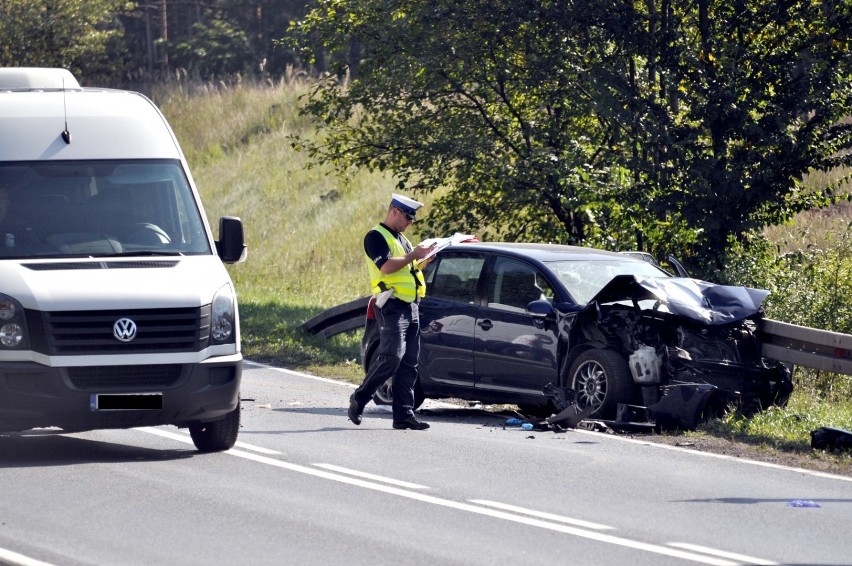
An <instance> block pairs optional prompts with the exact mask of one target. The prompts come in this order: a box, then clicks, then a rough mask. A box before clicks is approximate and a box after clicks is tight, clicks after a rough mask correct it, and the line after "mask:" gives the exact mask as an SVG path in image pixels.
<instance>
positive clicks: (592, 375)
mask: <svg viewBox="0 0 852 566" xmlns="http://www.w3.org/2000/svg"><path fill="white" fill-rule="evenodd" d="M568 376H569V380H568V383H570V384H571V388H572V389H574V391H576V393H577V405H579V406H580V407H588V406H590V405H591V406H593V407H597V409H596V410H595V412H594V413H592V416H596V417H600V418H605V419H606V418H613V417H615V411H616V409H617V408H618V404H619V403H629V402H630V400H631V398H632V397H633V378H632V376H631V375H630V368H628V367H627V361H626V360H625V359H624V357H623V356H622V355H621V354H619V353H618V352H616V351H614V350H597V349H593V350H586V351H585V352H583V353H582V354H580V355H579V356H577V358H576V359H575V360H574V362H573V363H572V364H571V368H570V369H569V371H568Z"/></svg>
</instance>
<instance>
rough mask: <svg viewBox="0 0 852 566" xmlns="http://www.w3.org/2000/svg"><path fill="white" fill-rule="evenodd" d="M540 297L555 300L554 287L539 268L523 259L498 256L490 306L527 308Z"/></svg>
mask: <svg viewBox="0 0 852 566" xmlns="http://www.w3.org/2000/svg"><path fill="white" fill-rule="evenodd" d="M539 299H548V300H551V301H552V300H553V288H552V287H551V286H550V285H549V284H548V283H547V280H546V279H545V278H544V276H543V275H542V274H541V272H539V271H538V270H537V269H535V268H534V267H532V266H531V265H528V264H526V263H524V262H522V261H518V260H514V259H510V258H502V257H501V258H497V260H496V262H495V263H494V275H493V277H492V279H491V282H490V285H489V289H488V304H489V306H500V305H502V306H508V307H514V308H518V309H524V310H526V308H527V305H528V304H530V303H531V302H532V301H537V300H539Z"/></svg>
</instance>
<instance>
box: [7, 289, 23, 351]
mask: <svg viewBox="0 0 852 566" xmlns="http://www.w3.org/2000/svg"><path fill="white" fill-rule="evenodd" d="M28 344H29V340H27V320H26V315H25V314H24V308H23V307H22V306H21V303H19V302H18V301H16V300H15V299H13V298H12V297H9V296H8V295H4V294H2V293H0V349H4V348H7V349H16V350H20V349H24V348H26V347H27V346H28Z"/></svg>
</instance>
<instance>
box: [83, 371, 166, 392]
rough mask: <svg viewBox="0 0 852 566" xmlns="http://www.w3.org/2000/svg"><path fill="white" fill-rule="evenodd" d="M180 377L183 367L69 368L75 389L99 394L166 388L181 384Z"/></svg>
mask: <svg viewBox="0 0 852 566" xmlns="http://www.w3.org/2000/svg"><path fill="white" fill-rule="evenodd" d="M180 375H181V366H180V365H179V364H163V365H147V366H85V367H70V368H68V378H69V379H70V380H71V383H72V384H73V385H74V387H77V388H78V389H84V390H97V391H111V390H126V389H133V390H135V391H148V390H151V391H153V390H157V389H164V388H167V387H171V386H172V385H174V384H175V383H177V381H178V379H180Z"/></svg>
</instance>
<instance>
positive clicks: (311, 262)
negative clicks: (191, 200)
mask: <svg viewBox="0 0 852 566" xmlns="http://www.w3.org/2000/svg"><path fill="white" fill-rule="evenodd" d="M305 92H307V87H306V86H305V85H304V84H302V83H299V82H292V83H279V84H274V85H273V84H266V85H254V86H252V85H245V84H243V85H239V86H235V87H225V86H223V85H218V86H212V85H206V86H201V87H198V86H195V87H190V85H186V84H177V85H170V86H169V87H167V88H158V89H157V90H156V91H155V92H153V93H152V94H151V96H152V98H154V100H155V101H156V102H157V103H158V104H159V105H160V106H161V107H162V108H163V111H164V113H165V114H166V116H167V118H168V119H169V121H170V122H171V124H172V126H173V127H174V129H175V132H176V135H177V137H178V139H179V141H180V142H181V145H182V146H183V148H184V151H185V152H186V154H187V159H188V161H189V163H190V166H191V168H192V170H193V174H194V176H195V181H196V184H197V186H198V188H199V191H200V192H201V194H202V198H203V200H204V202H205V206H206V213H207V216H208V218H209V219H210V221H211V224H212V226H213V230H214V233H216V231H217V230H218V226H217V219H218V218H219V217H220V216H222V215H234V216H239V217H240V218H242V220H243V222H244V226H245V233H246V240H247V244H248V246H249V254H248V260H247V261H246V262H245V263H243V264H239V265H234V266H229V271H230V273H231V276H232V277H233V279H234V283H235V285H236V288H237V292H238V295H239V298H240V314H241V321H242V341H243V351H244V354H245V355H246V357H247V358H249V359H253V360H258V361H262V362H266V363H270V364H274V365H279V366H282V367H287V368H291V369H296V370H301V371H307V372H309V373H312V374H315V375H321V376H327V377H334V378H339V379H345V380H348V381H352V382H360V380H361V378H362V371H361V366H360V354H359V340H360V333H357V332H356V333H351V334H348V335H340V336H337V337H334V338H332V339H330V340H325V339H323V338H318V337H314V336H309V335H308V334H307V333H305V332H303V331H302V330H301V329H300V325H301V324H302V323H303V322H304V321H305V320H307V319H308V318H310V317H312V316H314V315H315V314H317V313H319V312H321V311H323V310H325V309H326V308H329V307H331V306H334V305H337V304H340V303H343V302H346V301H349V300H352V299H354V298H357V297H360V296H363V295H365V294H367V292H368V283H367V277H366V268H365V263H364V258H363V249H362V239H363V235H364V234H365V233H366V231H367V230H369V229H370V228H371V227H372V226H374V225H375V223H376V222H377V221H379V220H380V219H381V218H382V217H383V216H384V212H385V210H386V207H387V205H388V202H389V200H390V194H391V193H392V192H394V181H393V179H391V178H389V177H388V176H386V175H381V174H370V173H357V174H355V173H353V174H352V175H350V176H348V177H346V178H341V177H339V176H336V175H334V174H333V172H332V171H331V170H330V169H328V168H324V167H310V166H309V162H308V157H307V155H305V154H302V153H298V152H296V151H295V150H294V149H293V148H292V147H291V142H290V139H291V136H292V135H293V134H306V135H311V133H312V130H311V128H310V125H309V123H308V122H306V121H305V120H304V119H303V118H301V117H299V116H298V114H297V112H296V108H297V104H298V97H299V96H300V95H302V94H304V93H305ZM419 198H421V199H422V200H424V202H426V209H425V212H426V214H428V213H429V205H430V202H431V199H430V198H429V197H428V196H423V195H419ZM819 214H821V213H812V214H810V215H805V216H804V217H803V219H800V220H799V221H798V222H799V224H798V225H794V226H790V227H782V228H781V229H779V230H787V232H785V234H787V236H789V234H791V233H793V234H801V233H802V230H803V228H802V226H803V225H807V224H803V223H807V222H811V224H810V225H807V226H808V229H807V230H806V232H807V233H808V234H810V236H809V237H810V239H809V241H810V242H812V241H813V238H812V236H813V235H814V233H815V232H818V231H819V230H821V227H820V226H819V223H818V222H816V221H814V218H817V219H819ZM834 214H840V215H841V219H842V218H845V219H846V221H847V222H848V215H849V209H840V210H839V212H837V211H835V213H834ZM826 222H827V223H830V224H831V225H832V226H833V225H835V224H836V222H837V219H836V218H833V217H830V218H828V219H827V220H826ZM407 235H409V236H410V238H411V239H412V240H413V241H417V240H419V239H421V238H425V237H430V236H446V235H447V234H418V233H417V230H416V226H415V227H414V229H413V230H411V233H408V234H407ZM786 239H788V240H791V241H792V240H793V238H792V237H788V238H786ZM776 318H782V317H780V316H777V315H776ZM782 319H783V318H782ZM816 399H817V397H816V396H815V394H814V392H813V391H811V390H810V389H809V388H807V387H799V388H797V390H796V392H795V393H794V396H793V398H792V400H791V402H790V405H789V406H788V407H787V408H785V409H783V410H772V411H767V412H765V413H762V414H761V415H759V416H758V417H755V418H752V419H748V420H746V419H742V418H740V417H738V416H737V415H736V414H734V413H732V414H730V415H729V416H728V417H726V418H725V419H719V420H715V421H712V422H710V423H708V424H707V425H705V426H704V427H703V428H702V434H711V435H716V436H719V437H722V438H734V439H737V440H740V441H743V442H750V443H752V444H757V445H765V446H771V447H774V448H779V449H782V450H793V451H796V450H798V451H807V449H808V445H809V442H810V436H809V434H810V431H811V430H813V429H814V428H818V427H819V426H833V427H838V428H846V429H852V402H850V401H849V399H848V398H847V399H846V400H843V399H831V400H830V401H831V402H826V401H819V402H818V401H817V400H816Z"/></svg>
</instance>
